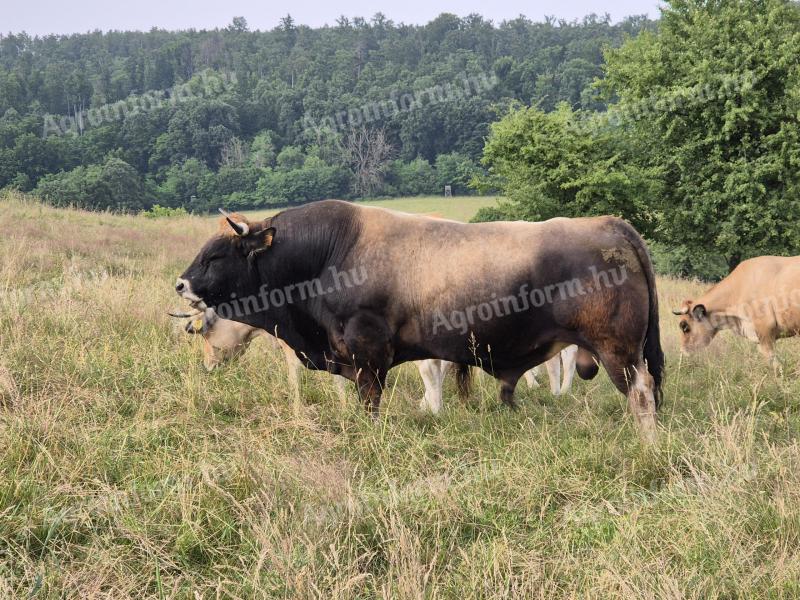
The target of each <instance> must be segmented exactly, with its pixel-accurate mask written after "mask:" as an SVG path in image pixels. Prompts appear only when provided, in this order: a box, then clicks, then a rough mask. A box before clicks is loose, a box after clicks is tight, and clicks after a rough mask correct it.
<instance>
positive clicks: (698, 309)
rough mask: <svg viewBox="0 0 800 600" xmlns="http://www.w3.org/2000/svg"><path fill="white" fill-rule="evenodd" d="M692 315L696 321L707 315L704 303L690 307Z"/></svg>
mask: <svg viewBox="0 0 800 600" xmlns="http://www.w3.org/2000/svg"><path fill="white" fill-rule="evenodd" d="M692 316H693V317H694V318H695V319H696V320H698V321H702V320H703V319H705V318H706V317H707V316H708V311H706V306H705V304H695V305H694V307H693V308H692Z"/></svg>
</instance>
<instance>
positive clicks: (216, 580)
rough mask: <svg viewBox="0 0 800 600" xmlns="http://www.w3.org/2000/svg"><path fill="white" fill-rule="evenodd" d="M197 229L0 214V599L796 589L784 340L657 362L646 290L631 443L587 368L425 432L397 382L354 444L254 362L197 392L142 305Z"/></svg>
mask: <svg viewBox="0 0 800 600" xmlns="http://www.w3.org/2000/svg"><path fill="white" fill-rule="evenodd" d="M473 200H474V199H473ZM457 201H460V200H458V199H453V200H452V202H454V203H455V202H457ZM393 202H396V203H397V204H393V205H397V206H399V205H401V204H403V203H404V202H407V204H405V206H404V209H405V210H410V209H411V208H412V207H413V208H414V209H420V210H421V211H422V212H430V213H444V210H442V208H441V205H440V202H439V201H437V202H436V203H433V202H429V203H425V201H422V200H417V199H414V200H409V201H393ZM448 202H450V201H449V200H448ZM459 210H461V209H459ZM464 210H465V212H464V213H461V212H458V213H456V215H457V216H465V215H466V212H468V211H467V209H464ZM469 210H473V208H470V209H469ZM451 216H453V215H452V214H451ZM467 216H468V215H467ZM213 229H214V224H213V223H211V222H210V221H209V220H208V219H202V218H195V217H186V218H178V219H163V220H159V219H145V218H141V217H124V216H112V215H107V214H88V213H83V212H78V211H64V210H55V209H51V208H47V207H44V206H41V205H39V204H35V203H29V202H23V201H20V200H19V199H16V198H9V197H7V198H5V199H3V200H0V257H1V258H2V260H0V389H2V390H3V391H2V392H0V395H1V396H2V406H0V598H101V597H103V598H114V599H117V598H126V597H147V598H187V599H195V598H376V597H378V598H458V599H464V598H491V599H499V598H548V599H549V598H612V597H619V598H698V599H701V598H702V599H706V598H737V597H738V598H756V597H758V598H797V597H798V596H799V595H800V552H799V550H800V447H799V446H798V440H797V432H798V427H800V414H799V412H798V409H799V408H800V407H799V406H798V396H799V393H800V384H798V382H797V379H798V377H797V376H798V368H797V365H798V359H800V346H798V344H797V343H796V342H795V341H791V340H789V341H785V342H782V343H781V344H780V345H779V355H780V357H781V358H782V359H783V361H784V364H785V372H786V375H785V377H784V378H783V379H781V380H776V379H775V378H774V377H773V376H772V374H771V370H770V369H769V368H768V367H767V366H766V365H765V364H764V363H763V362H762V360H761V359H760V357H759V356H758V354H757V352H756V349H755V348H754V347H753V346H752V345H750V344H749V343H747V342H745V341H743V340H741V339H739V338H735V337H733V336H730V335H723V336H721V337H720V339H717V340H716V341H715V342H714V344H713V345H712V346H711V348H710V350H709V352H707V353H706V354H704V355H702V356H698V357H693V358H690V359H683V360H681V359H680V358H679V354H678V351H677V348H678V338H677V333H678V330H677V327H676V324H675V321H674V317H672V315H670V314H669V310H668V309H669V308H670V307H671V306H673V305H676V304H677V303H678V302H679V301H680V300H681V299H683V298H684V297H687V296H691V295H692V294H694V293H696V292H697V291H698V290H699V289H701V286H699V285H698V284H694V283H691V282H685V281H676V280H667V279H661V280H660V281H659V285H660V290H659V291H660V296H661V302H662V305H661V312H662V321H663V330H662V331H663V336H662V340H663V344H664V347H665V350H666V353H667V358H668V373H667V383H666V388H665V392H666V393H665V396H666V397H665V403H664V405H663V408H662V411H661V414H660V434H659V440H658V442H657V444H656V445H655V446H654V447H652V448H646V447H643V446H642V445H640V443H639V442H638V438H637V435H636V432H635V430H634V429H633V426H632V419H631V417H630V416H629V415H628V414H627V412H626V402H625V400H624V399H623V397H622V396H621V395H620V394H618V393H617V392H616V391H614V389H613V388H612V386H611V384H610V382H609V381H608V378H607V377H606V376H605V374H603V373H601V375H600V376H598V377H597V378H596V379H595V380H593V381H591V382H579V383H578V384H577V385H576V386H575V388H574V389H573V391H572V393H571V394H570V395H569V396H567V397H563V398H558V399H556V398H553V397H551V396H550V395H549V393H548V392H547V391H546V386H543V387H542V388H538V389H534V390H528V389H527V388H525V387H524V384H523V385H522V386H520V388H519V390H518V398H519V400H520V404H521V409H520V410H519V411H518V412H510V411H508V410H505V409H504V408H502V407H500V406H498V403H497V401H496V399H495V394H496V387H495V384H494V383H493V381H491V380H489V379H488V378H486V377H483V378H479V379H478V382H477V386H476V390H475V392H474V394H473V397H472V398H471V400H470V401H469V402H467V403H460V402H459V401H458V400H457V399H456V398H455V393H454V385H453V383H452V382H451V381H448V388H447V389H446V393H445V409H444V410H443V412H442V414H441V415H439V416H438V417H432V416H430V415H428V414H424V413H422V412H420V411H419V409H418V408H417V405H418V400H419V398H420V397H421V395H422V383H421V381H420V379H419V376H418V375H417V373H416V369H414V367H413V366H411V365H405V366H403V367H402V368H399V369H396V370H395V371H394V372H393V373H391V374H390V378H389V383H388V389H387V390H386V393H385V395H384V402H383V411H382V419H381V421H380V423H379V425H377V426H375V425H373V424H371V423H370V421H369V419H368V418H367V417H366V416H365V415H364V414H363V411H362V410H361V408H360V405H359V403H358V402H357V401H356V399H355V397H354V396H352V393H351V398H350V402H349V403H347V404H345V405H343V404H341V403H340V402H339V401H338V400H337V399H336V393H335V387H334V386H333V384H332V383H331V381H330V380H329V378H328V377H327V376H326V375H325V374H322V373H310V372H309V373H307V374H306V375H305V376H304V381H303V402H302V404H301V405H299V406H297V405H294V404H293V403H292V402H291V401H290V399H289V391H288V386H287V383H286V374H285V371H284V367H283V365H282V362H281V360H280V358H279V356H277V355H276V354H272V353H269V352H268V351H267V349H266V347H265V346H258V347H254V348H252V349H251V351H250V352H249V353H248V354H247V355H246V356H245V357H244V358H243V360H242V361H241V362H239V363H237V364H234V365H231V366H230V367H228V368H226V369H223V370H221V371H218V372H214V373H211V374H207V373H205V372H204V370H203V368H202V364H201V348H200V342H199V340H198V339H188V336H186V335H185V334H184V333H183V332H182V331H181V330H180V328H179V327H178V325H177V324H176V323H174V322H172V321H171V320H170V319H169V318H168V317H167V316H166V314H165V313H166V311H167V310H168V309H170V308H174V307H176V300H175V298H174V296H175V294H174V292H173V290H172V285H173V282H174V280H175V277H176V275H178V274H179V273H180V272H181V271H182V269H183V268H184V267H185V265H187V264H188V262H189V260H190V259H191V258H192V257H193V256H194V254H195V253H196V251H197V249H198V247H199V246H200V244H201V243H202V242H203V241H204V240H205V239H206V238H207V237H208V236H209V235H210V234H211V232H212V231H213Z"/></svg>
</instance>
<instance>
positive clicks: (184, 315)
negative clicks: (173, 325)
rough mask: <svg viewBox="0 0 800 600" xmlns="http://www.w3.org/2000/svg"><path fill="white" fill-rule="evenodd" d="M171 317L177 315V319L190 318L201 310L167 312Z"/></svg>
mask: <svg viewBox="0 0 800 600" xmlns="http://www.w3.org/2000/svg"><path fill="white" fill-rule="evenodd" d="M167 314H168V315H169V316H170V317H175V318H176V319H188V318H189V317H195V316H197V315H199V314H200V311H197V312H194V313H174V312H168V313H167Z"/></svg>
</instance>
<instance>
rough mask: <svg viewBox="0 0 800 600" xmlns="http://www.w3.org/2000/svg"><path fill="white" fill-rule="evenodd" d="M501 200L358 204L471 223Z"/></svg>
mask: <svg viewBox="0 0 800 600" xmlns="http://www.w3.org/2000/svg"><path fill="white" fill-rule="evenodd" d="M498 200H499V198H497V197H495V196H454V197H452V198H445V197H443V196H412V197H408V198H391V199H389V200H360V201H357V202H356V204H364V205H366V206H380V207H382V208H390V209H392V210H398V211H401V212H410V213H420V214H425V215H431V216H436V217H441V218H444V219H455V220H456V221H465V222H466V221H469V220H470V219H471V218H472V217H473V216H475V213H476V212H478V209H481V208H483V207H485V206H495V205H496V204H497V202H498ZM277 212H279V209H278V210H260V211H249V212H246V213H245V214H247V215H248V216H249V217H255V218H264V217H268V216H271V215H274V214H275V213H277Z"/></svg>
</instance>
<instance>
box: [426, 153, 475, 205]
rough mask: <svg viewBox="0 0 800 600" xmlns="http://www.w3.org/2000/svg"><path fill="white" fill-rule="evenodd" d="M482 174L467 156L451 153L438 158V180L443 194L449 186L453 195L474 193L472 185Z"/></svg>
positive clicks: (438, 185)
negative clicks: (445, 187)
mask: <svg viewBox="0 0 800 600" xmlns="http://www.w3.org/2000/svg"><path fill="white" fill-rule="evenodd" d="M481 174H482V171H481V169H480V167H479V166H478V165H477V164H475V161H474V160H472V159H471V158H470V157H469V156H467V155H465V154H461V153H459V152H450V153H448V154H440V155H439V156H437V157H436V180H437V188H438V190H437V191H439V192H443V190H444V186H446V185H449V186H450V187H451V188H452V192H453V195H461V194H470V193H473V191H474V190H473V189H472V188H471V187H470V183H471V182H472V180H473V179H474V178H475V177H477V176H479V175H481Z"/></svg>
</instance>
